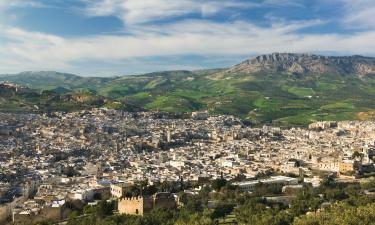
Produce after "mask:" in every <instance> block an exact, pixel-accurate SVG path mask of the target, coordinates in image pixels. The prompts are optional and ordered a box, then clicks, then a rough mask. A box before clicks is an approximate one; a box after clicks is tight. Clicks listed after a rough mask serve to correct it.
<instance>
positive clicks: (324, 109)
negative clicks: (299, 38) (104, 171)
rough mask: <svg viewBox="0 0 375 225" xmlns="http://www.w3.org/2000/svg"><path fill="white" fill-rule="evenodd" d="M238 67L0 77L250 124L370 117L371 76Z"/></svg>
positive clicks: (373, 106) (373, 104) (374, 89)
mask: <svg viewBox="0 0 375 225" xmlns="http://www.w3.org/2000/svg"><path fill="white" fill-rule="evenodd" d="M345 59H346V60H349V59H350V58H345ZM360 59H361V58H360ZM335 60H336V59H335ZM366 60H368V59H367V58H366ZM333 62H336V61H333ZM314 65H315V64H314ZM240 68H241V70H234V69H230V70H226V69H223V70H204V71H169V72H158V73H150V74H145V75H137V76H121V77H112V78H87V77H79V76H75V75H67V74H61V73H55V72H42V73H40V74H39V73H37V72H34V73H28V74H26V75H25V74H19V75H12V76H9V75H8V76H5V77H4V76H3V77H0V81H1V80H10V81H12V82H15V83H18V84H22V85H27V86H29V87H31V88H34V89H43V90H53V91H54V92H57V93H64V94H68V93H71V92H77V91H79V92H88V93H91V94H93V95H96V96H103V97H105V98H108V99H112V100H113V101H119V102H121V104H125V105H132V106H133V107H138V108H143V109H148V110H160V111H167V112H191V111H197V110H208V111H209V112H210V113H212V114H233V115H237V116H240V117H241V118H243V119H248V120H249V121H251V122H253V123H255V124H261V123H274V124H278V125H306V124H308V123H310V122H313V121H321V120H354V119H372V118H373V117H374V115H375V113H374V112H375V100H374V99H375V76H374V75H371V74H367V75H361V76H359V75H358V74H352V73H337V72H329V71H330V70H328V69H327V72H322V73H314V72H306V73H303V74H299V73H294V72H290V71H278V70H268V71H262V70H259V71H255V72H246V68H245V69H243V68H244V66H243V65H241V67H240ZM313 69H314V68H313ZM337 70H338V69H337Z"/></svg>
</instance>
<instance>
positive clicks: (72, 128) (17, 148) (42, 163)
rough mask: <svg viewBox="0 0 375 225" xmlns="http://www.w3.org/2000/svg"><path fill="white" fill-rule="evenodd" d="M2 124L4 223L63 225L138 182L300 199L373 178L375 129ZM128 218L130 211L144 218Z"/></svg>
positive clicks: (101, 112)
mask: <svg viewBox="0 0 375 225" xmlns="http://www.w3.org/2000/svg"><path fill="white" fill-rule="evenodd" d="M0 118H1V124H0V135H1V137H2V138H1V141H0V150H1V158H0V165H1V170H0V175H1V181H2V182H1V184H0V185H1V186H0V189H1V199H0V200H1V202H2V204H1V211H0V212H1V213H2V215H1V216H0V218H2V219H3V222H4V220H7V219H10V218H11V219H12V221H13V222H16V223H17V222H18V223H22V222H25V221H30V220H31V221H38V220H40V219H49V220H55V221H59V220H63V219H66V218H67V217H68V212H69V209H68V208H67V207H66V204H67V202H69V201H74V200H79V201H81V202H82V203H83V204H95V202H96V203H97V201H98V199H110V198H111V199H121V198H122V197H125V191H124V190H126V188H129V187H131V186H132V185H133V184H135V183H137V182H139V181H147V185H154V184H160V183H163V182H179V181H181V180H183V181H186V182H195V183H200V182H203V184H204V181H210V180H215V179H220V178H224V179H226V180H228V181H234V182H232V185H235V186H238V187H239V188H240V189H241V190H243V191H253V190H254V188H255V186H256V184H258V183H264V184H267V183H272V184H274V183H277V184H281V185H283V188H287V187H290V188H296V189H301V188H302V185H301V184H308V183H310V184H312V186H313V187H319V185H320V183H321V182H322V179H323V178H324V176H325V175H327V174H333V175H334V176H335V179H336V180H339V181H341V182H349V183H350V182H356V181H359V180H360V179H362V177H363V176H361V175H364V174H371V173H373V172H375V167H374V162H373V156H374V154H375V145H374V139H375V122H360V121H343V122H317V123H313V124H310V126H309V128H289V129H288V128H280V127H272V126H266V125H264V126H263V127H260V128H253V127H251V126H246V125H244V124H243V122H242V121H241V120H240V119H239V118H236V117H234V116H224V115H221V116H220V115H219V116H210V115H209V114H207V113H206V112H193V113H191V114H183V115H176V114H172V113H163V112H134V113H130V112H125V111H116V110H111V109H105V108H101V109H92V110H85V111H78V112H72V113H59V112H54V113H51V114H50V115H47V114H43V115H37V114H9V113H1V114H0ZM290 176H291V177H290ZM301 176H302V178H303V179H302V180H300V179H298V178H299V177H301ZM267 177H268V178H267ZM184 191H186V192H192V193H194V190H193V189H185V190H184ZM171 194H173V193H171ZM174 194H175V196H174V197H173V201H175V202H176V204H177V202H179V200H178V196H177V193H174ZM130 197H131V196H130ZM123 204H125V205H126V202H125V203H123ZM128 204H132V203H128ZM119 208H121V207H120V206H119ZM125 208H126V207H125ZM57 211H58V213H57ZM130 211H131V210H130ZM130 211H129V210H122V212H124V213H127V212H128V213H130V214H136V213H135V212H132V211H131V212H130ZM120 212H121V210H120ZM137 212H138V211H137ZM41 213H45V214H46V215H45V216H40V215H41ZM42 215H43V214H42Z"/></svg>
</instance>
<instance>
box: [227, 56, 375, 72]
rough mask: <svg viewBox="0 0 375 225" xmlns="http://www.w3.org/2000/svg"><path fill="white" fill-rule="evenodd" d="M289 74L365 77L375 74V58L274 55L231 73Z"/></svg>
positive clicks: (243, 64)
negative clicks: (328, 74) (333, 74)
mask: <svg viewBox="0 0 375 225" xmlns="http://www.w3.org/2000/svg"><path fill="white" fill-rule="evenodd" d="M261 71H264V72H288V73H296V74H307V73H317V74H322V73H338V74H356V75H359V76H363V75H366V74H375V58H371V57H363V56H345V57H339V56H320V55H312V54H295V53H273V54H268V55H261V56H257V57H255V58H252V59H249V60H246V61H244V62H242V63H240V64H238V65H236V66H234V67H232V68H230V69H229V72H242V73H254V72H261Z"/></svg>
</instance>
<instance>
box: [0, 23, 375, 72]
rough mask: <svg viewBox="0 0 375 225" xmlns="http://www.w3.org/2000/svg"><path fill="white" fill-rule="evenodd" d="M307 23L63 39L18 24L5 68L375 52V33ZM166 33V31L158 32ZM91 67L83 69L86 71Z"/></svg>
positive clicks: (10, 33) (2, 50)
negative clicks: (333, 30) (314, 29)
mask: <svg viewBox="0 0 375 225" xmlns="http://www.w3.org/2000/svg"><path fill="white" fill-rule="evenodd" d="M320 23H321V22H320V21H305V22H296V23H289V24H274V25H273V26H271V27H259V26H256V25H254V24H250V23H247V22H240V21H239V22H234V23H216V22H210V21H201V20H190V21H183V22H179V23H175V24H170V25H163V26H158V27H152V26H148V27H146V28H145V26H143V28H142V29H147V32H143V30H139V32H135V33H134V34H132V35H123V36H116V35H101V36H93V37H83V38H63V37H59V36H55V35H48V34H43V33H36V32H27V31H24V30H21V29H18V28H9V27H0V28H1V29H0V38H2V39H5V42H3V43H2V44H1V45H0V58H2V59H6V61H3V60H2V63H1V65H0V71H4V72H5V71H10V70H12V71H14V70H42V69H43V70H44V69H51V70H69V69H71V68H72V65H73V64H77V63H79V62H82V61H85V62H90V61H92V62H103V63H110V62H117V61H123V60H129V59H134V58H138V59H139V58H142V57H160V56H165V57H168V56H174V55H176V56H183V55H201V56H220V55H222V56H228V55H233V56H236V55H237V56H238V55H250V54H263V53H270V52H317V51H319V52H336V53H343V52H344V53H352V54H369V55H374V54H375V42H374V41H373V40H375V32H373V31H369V32H360V33H356V34H352V35H339V34H328V35H320V34H319V35H312V34H300V33H298V30H299V29H301V28H307V27H311V26H314V25H316V24H320ZM158 29H161V30H163V31H164V32H163V33H160V32H158V31H157V30H158ZM84 70H85V69H84V68H82V71H84Z"/></svg>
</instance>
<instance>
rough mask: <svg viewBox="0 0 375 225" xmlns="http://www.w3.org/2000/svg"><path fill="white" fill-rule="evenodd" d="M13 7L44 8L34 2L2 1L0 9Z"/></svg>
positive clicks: (19, 0) (28, 0)
mask: <svg viewBox="0 0 375 225" xmlns="http://www.w3.org/2000/svg"><path fill="white" fill-rule="evenodd" d="M12 7H44V4H42V3H41V2H37V1H32V0H0V9H6V8H12Z"/></svg>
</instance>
